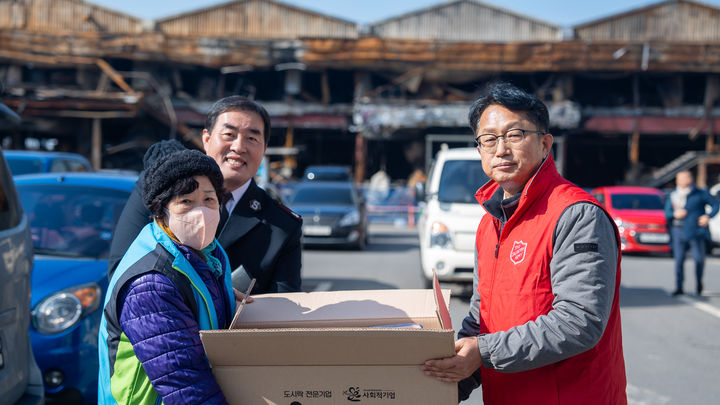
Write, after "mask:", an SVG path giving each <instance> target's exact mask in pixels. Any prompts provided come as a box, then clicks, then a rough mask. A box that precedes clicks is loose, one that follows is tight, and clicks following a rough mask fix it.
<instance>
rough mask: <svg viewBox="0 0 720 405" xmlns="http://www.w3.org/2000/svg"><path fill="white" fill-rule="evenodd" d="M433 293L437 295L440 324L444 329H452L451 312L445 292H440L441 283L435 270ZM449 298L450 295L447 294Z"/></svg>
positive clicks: (436, 303)
mask: <svg viewBox="0 0 720 405" xmlns="http://www.w3.org/2000/svg"><path fill="white" fill-rule="evenodd" d="M433 293H434V294H435V305H436V307H437V315H438V318H439V319H440V324H441V326H442V328H443V329H452V328H453V327H452V317H450V311H449V310H448V306H447V304H446V303H445V302H446V301H445V297H443V294H444V291H442V290H440V282H439V281H438V278H437V274H436V273H435V270H433ZM447 295H448V297H449V296H450V294H449V293H448V294H447Z"/></svg>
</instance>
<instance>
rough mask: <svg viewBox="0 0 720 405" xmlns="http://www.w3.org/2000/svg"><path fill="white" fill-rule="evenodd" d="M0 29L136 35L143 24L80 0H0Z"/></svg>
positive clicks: (125, 15) (128, 16)
mask: <svg viewBox="0 0 720 405" xmlns="http://www.w3.org/2000/svg"><path fill="white" fill-rule="evenodd" d="M0 29H16V30H27V31H36V32H49V33H55V32H110V33H137V32H141V31H142V30H143V20H142V19H140V18H136V17H133V16H130V15H127V14H124V13H121V12H118V11H114V10H110V9H108V8H105V7H101V6H98V5H95V4H92V3H88V2H84V1H82V0H0Z"/></svg>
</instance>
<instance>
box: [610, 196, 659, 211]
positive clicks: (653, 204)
mask: <svg viewBox="0 0 720 405" xmlns="http://www.w3.org/2000/svg"><path fill="white" fill-rule="evenodd" d="M610 205H611V206H612V207H613V208H615V209H616V210H662V209H664V205H663V201H662V198H660V196H659V195H655V194H612V195H610Z"/></svg>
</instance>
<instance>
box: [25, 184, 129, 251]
mask: <svg viewBox="0 0 720 405" xmlns="http://www.w3.org/2000/svg"><path fill="white" fill-rule="evenodd" d="M18 192H19V193H20V199H21V201H22V205H23V208H24V209H25V211H26V212H27V213H28V217H29V219H30V229H31V234H32V241H33V248H34V250H35V253H38V254H51V255H60V256H68V257H88V258H96V259H106V258H107V256H108V252H109V250H110V241H111V240H112V237H113V230H114V229H115V224H116V222H117V219H118V217H119V216H120V212H122V209H123V207H124V206H125V202H126V201H127V199H128V197H129V196H130V193H129V192H125V191H119V190H109V189H103V188H96V187H84V186H66V185H63V186H54V185H33V186H30V185H28V186H18Z"/></svg>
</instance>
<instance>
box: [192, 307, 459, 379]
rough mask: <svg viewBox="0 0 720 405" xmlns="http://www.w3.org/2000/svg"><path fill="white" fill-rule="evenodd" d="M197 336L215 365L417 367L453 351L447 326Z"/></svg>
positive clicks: (219, 332) (243, 331)
mask: <svg viewBox="0 0 720 405" xmlns="http://www.w3.org/2000/svg"><path fill="white" fill-rule="evenodd" d="M251 306H252V305H249V306H248V308H249V307H251ZM200 338H201V339H202V342H203V346H204V347H205V353H206V354H207V356H208V359H209V360H210V364H211V365H212V366H214V367H215V366H232V365H234V366H238V365H377V364H384V365H409V364H414V365H419V364H422V363H423V362H425V361H426V360H429V359H435V358H444V357H450V356H452V355H453V354H454V353H455V344H454V332H453V331H452V330H426V329H395V328H392V329H390V328H388V329H385V328H380V329H375V328H338V329H236V330H227V329H225V330H210V331H200Z"/></svg>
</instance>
